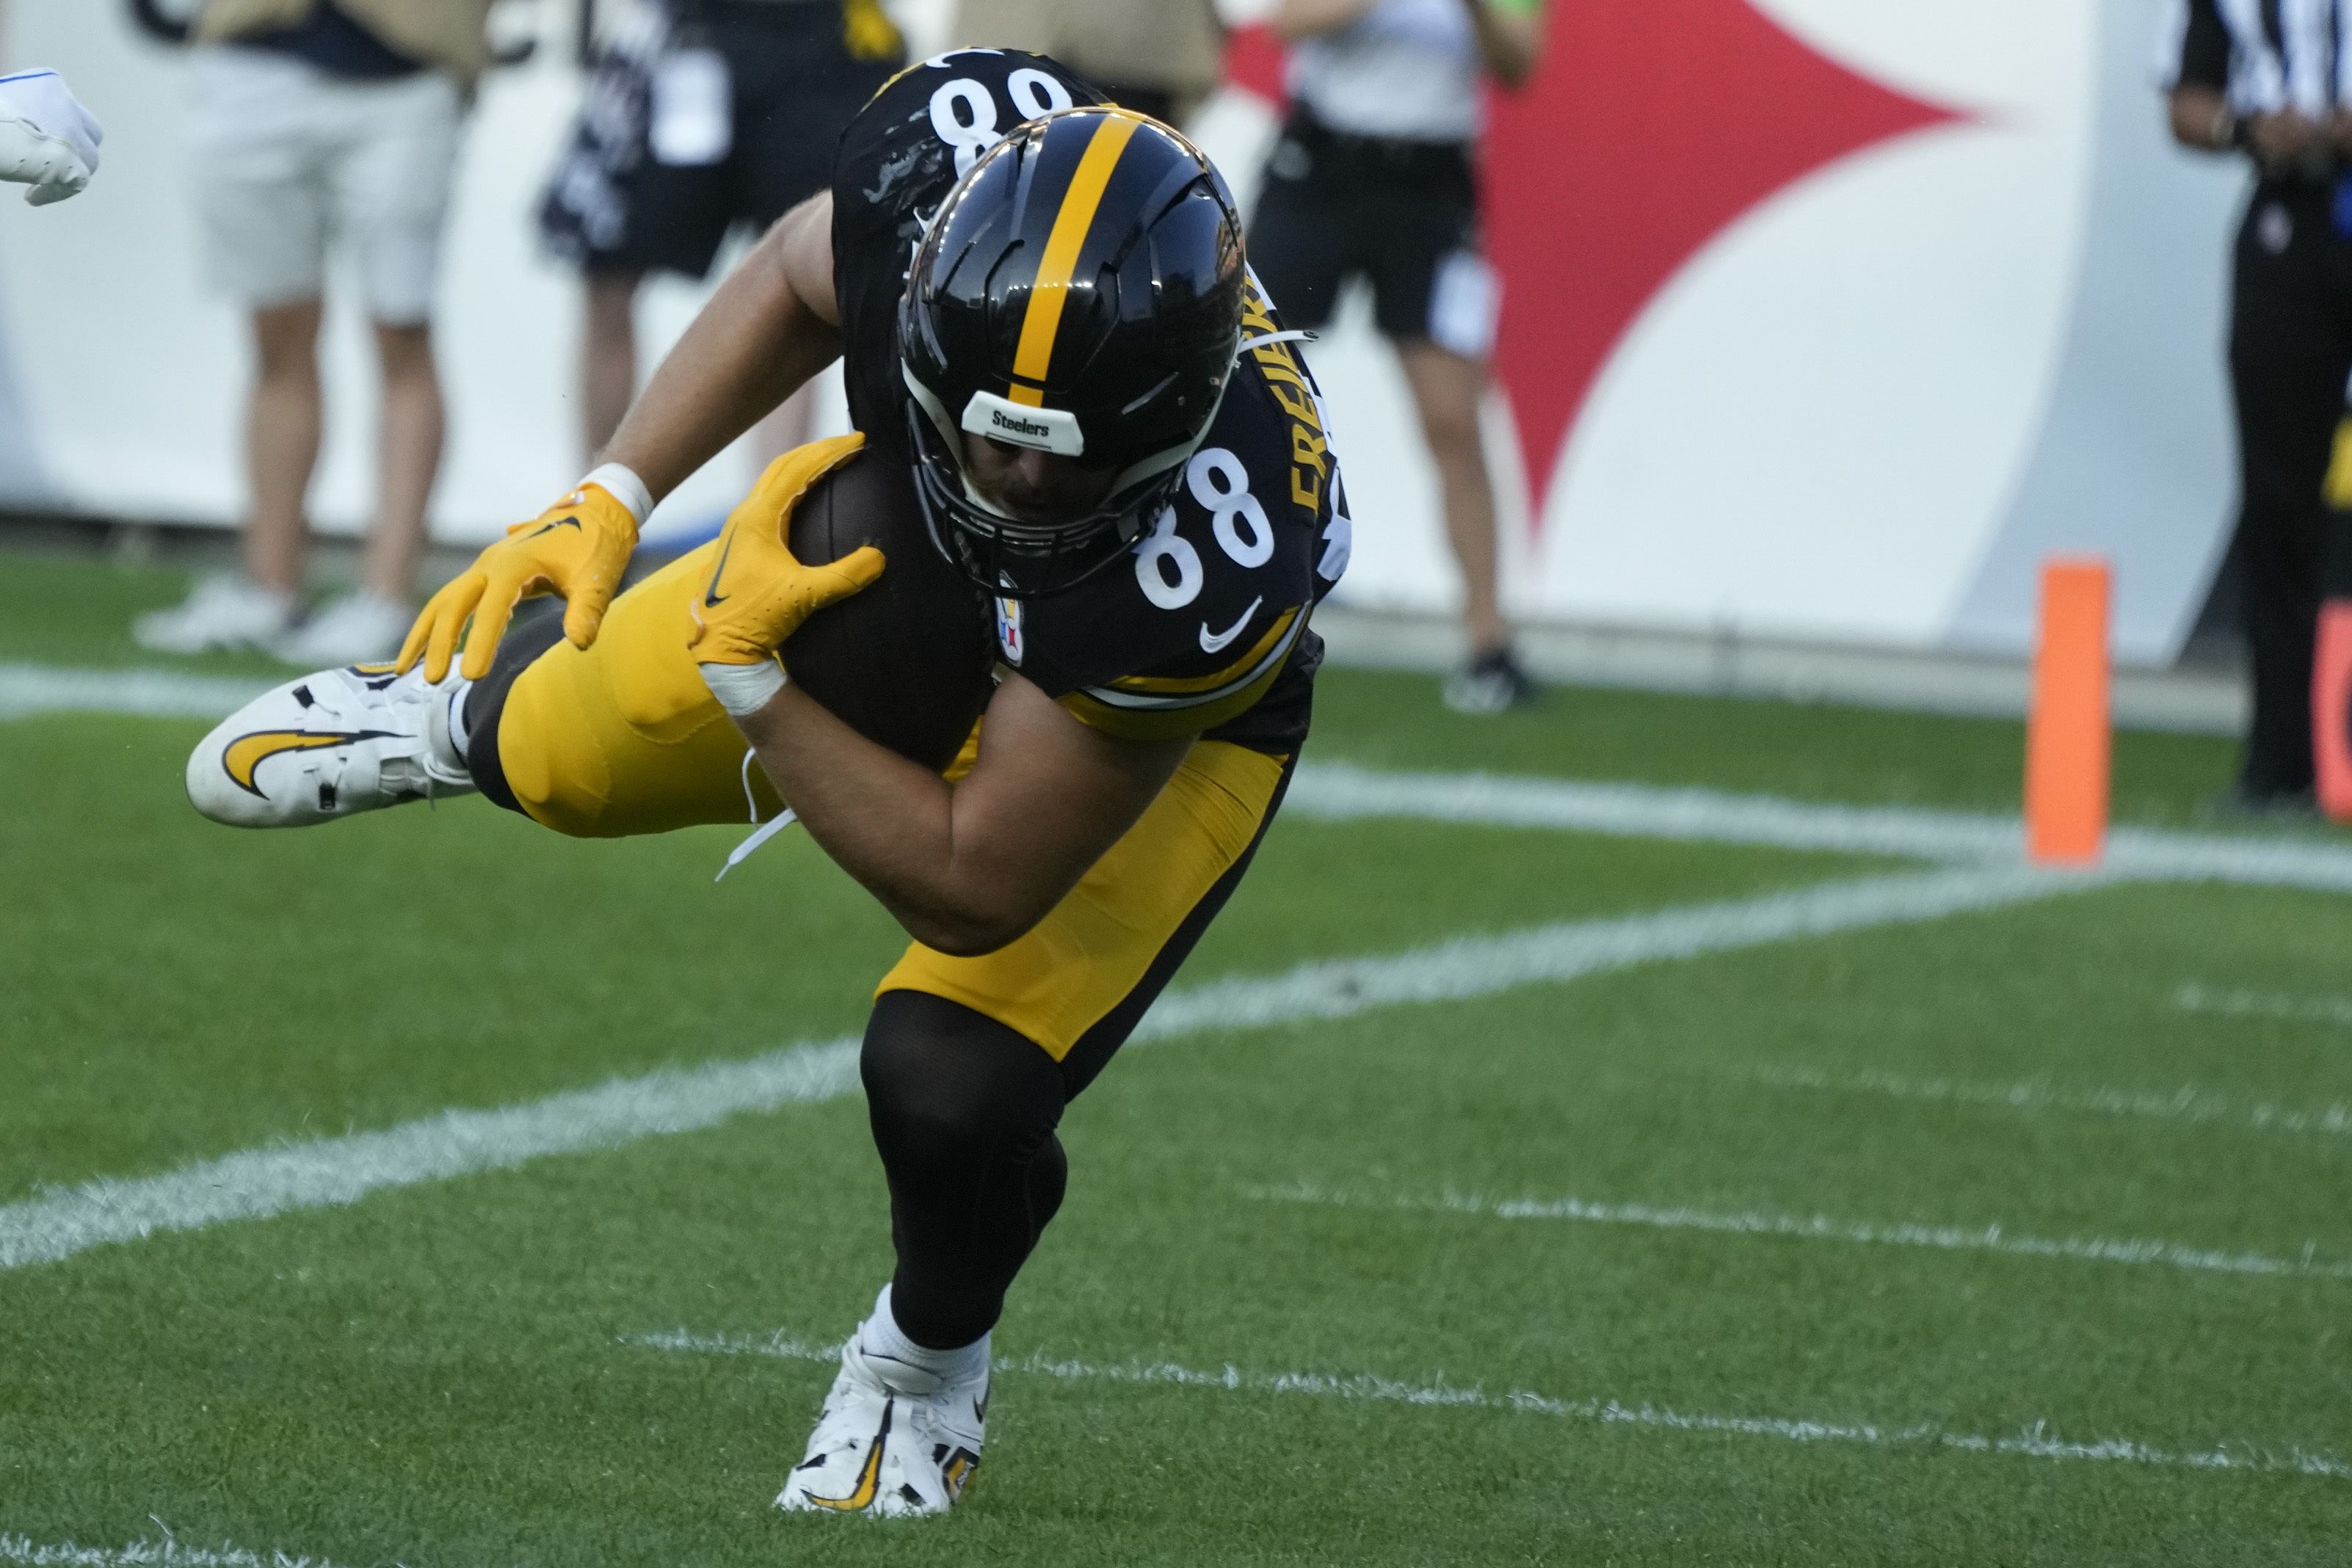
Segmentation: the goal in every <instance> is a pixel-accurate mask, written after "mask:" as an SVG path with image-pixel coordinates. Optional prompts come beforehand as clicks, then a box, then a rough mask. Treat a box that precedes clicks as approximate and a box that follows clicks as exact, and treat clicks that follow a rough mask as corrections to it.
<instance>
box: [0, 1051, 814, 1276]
mask: <svg viewBox="0 0 2352 1568" xmlns="http://www.w3.org/2000/svg"><path fill="white" fill-rule="evenodd" d="M856 1087H857V1042H856V1041H855V1040H835V1041H833V1042H831V1043H829V1044H825V1045H809V1046H793V1047H787V1048H786V1049H783V1050H780V1051H772V1052H770V1053H769V1054H768V1055H766V1056H762V1057H754V1058H751V1060H750V1061H743V1062H718V1063H712V1064H710V1065H709V1066H705V1067H698V1068H660V1069H658V1070H656V1071H654V1072H650V1073H646V1074H645V1075H644V1076H643V1077H640V1078H633V1079H614V1081H612V1082H610V1083H607V1084H604V1085H603V1086H601V1087H599V1088H596V1089H573V1090H571V1091H569V1092H566V1093H563V1094H557V1095H551V1096H549V1097H548V1098H547V1099H545V1100H535V1101H533V1102H531V1103H530V1104H528V1105H517V1106H509V1107H506V1108H504V1109H501V1110H445V1111H443V1112H441V1113H440V1114H438V1115H436V1116H427V1117H422V1118H419V1119H418V1120H416V1121H404V1122H402V1123H401V1124H400V1125H398V1126H396V1127H387V1128H385V1129H383V1130H382V1131H375V1132H354V1133H350V1134H347V1135H345V1136H343V1137H341V1138H326V1139H320V1140H318V1141H316V1142H306V1143H292V1144H286V1145H282V1146H279V1147H276V1148H261V1149H248V1150H246V1151H244V1152H240V1153H236V1154H230V1155H226V1156H225V1157H223V1158H221V1159H217V1160H205V1161H202V1162H200V1163H195V1164H192V1165H184V1166H182V1167H181V1168H180V1169H178V1170H176V1171H173V1172H169V1173H165V1174H163V1175H160V1176H145V1177H140V1178H136V1179H131V1180H116V1179H111V1178H110V1179H103V1180H100V1181H95V1182H86V1183H84V1184H81V1185H79V1186H76V1187H68V1188H63V1189H58V1190H55V1191H51V1192H47V1193H44V1194H41V1195H40V1196H38V1197H36V1198H28V1199H26V1200H25V1201H24V1202H21V1203H15V1204H10V1205H7V1206H6V1207H5V1208H0V1268H23V1267H25V1266H26V1264H31V1263H53V1262H56V1261H58V1259H60V1258H70V1257H72V1256H73V1255H74V1254H75V1253H77V1252H80V1251H82V1250H84V1249H85V1248H88V1247H98V1246H101V1245H104V1244H105V1243H108V1242H121V1241H136V1240H140V1239H142V1238H143V1237H149V1236H152V1235H155V1234H156V1233H158V1232H161V1231H175V1230H200V1229H203V1228H204V1227H205V1226H212V1225H218V1224H220V1223H222V1222H223V1221H226V1220H236V1219H262V1218H267V1217H268V1216H269V1215H278V1214H284V1213H286V1212H287V1211H288V1210H289V1209H312V1208H334V1207H339V1206H341V1205H346V1204H352V1203H357V1202H358V1201H359V1200H360V1199H361V1198H362V1197H365V1196H366V1195H367V1194H370V1193H372V1192H377V1191H380V1190H382V1189H383V1188H386V1187H404V1186H410V1185H413V1184H416V1183H419V1182H435V1181H445V1180H446V1179H448V1178H449V1177H452V1176H463V1175H468V1174H471V1173H475V1172H478V1171H500V1170H506V1169H508V1168H509V1167H511V1166H515V1165H520V1164H521V1163H524V1162H525V1161H527V1160H534V1159H537V1158H539V1157H540V1156H541V1155H543V1154H568V1153H572V1152H578V1151H580V1150H583V1149H597V1148H613V1147H617V1146H619V1145H621V1144H624V1143H630V1142H635V1141H636V1140H637V1139H640V1138H646V1137H651V1136H654V1135H656V1134H659V1133H665V1132H690V1131H696V1130H698V1129H700V1128H705V1127H709V1126H712V1125H714V1124H716V1123H718V1122H719V1121H725V1120H726V1119H727V1118H729V1117H730V1116H738V1115H741V1114H744V1113H746V1112H752V1111H763V1110H774V1109H776V1108H777V1107H778V1106H781V1105H788V1104H791V1103H793V1102H794V1101H796V1100H834V1099H837V1098H839V1097H840V1096H842V1095H845V1094H847V1093H849V1092H850V1091H851V1090H852V1089H856Z"/></svg>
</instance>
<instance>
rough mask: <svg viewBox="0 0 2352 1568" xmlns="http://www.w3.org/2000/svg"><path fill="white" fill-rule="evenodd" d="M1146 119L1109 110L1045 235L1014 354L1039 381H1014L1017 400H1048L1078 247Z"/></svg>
mask: <svg viewBox="0 0 2352 1568" xmlns="http://www.w3.org/2000/svg"><path fill="white" fill-rule="evenodd" d="M1139 123H1141V122H1140V121H1138V120H1137V119H1136V118H1135V117H1134V116H1133V115H1131V114H1126V113H1111V114H1106V115H1104V116H1103V117H1102V119H1101V120H1100V121H1097V124H1096V126H1095V133H1094V137H1093V139H1092V140H1091V141H1089V142H1087V150H1086V153H1085V154H1084V155H1083V156H1082V157H1080V158H1079V160H1078V172H1077V173H1076V174H1073V175H1071V176H1070V188H1069V189H1068V190H1067V191H1065V192H1064V193H1063V194H1062V210H1061V211H1060V212H1058V213H1056V214H1055V215H1054V228H1053V232H1052V233H1051V234H1048V235H1047V236H1046V237H1045V255H1044V256H1043V257H1041V258H1038V262H1037V281H1036V282H1035V284H1034V285H1033V286H1032V287H1031V289H1030V290H1029V309H1028V311H1027V313H1026V314H1024V316H1023V317H1022V318H1021V342H1020V343H1019V344H1018V346H1016V347H1015V349H1014V350H1013V374H1015V375H1017V376H1019V377H1021V378H1022V381H1027V382H1033V383H1034V385H1030V386H1024V385H1022V384H1021V382H1014V383H1013V402H1015V403H1023V404H1026V405H1029V406H1030V407H1032V408H1042V407H1044V406H1045V367H1046V366H1047V365H1048V364H1050V363H1053V359H1054V337H1055V333H1057V332H1059V331H1061V327H1062V306H1063V305H1064V304H1065V303H1066V302H1067V300H1069V297H1070V276H1071V274H1073V273H1075V272H1076V270H1077V268H1078V252H1079V251H1080V250H1082V249H1084V248H1085V247H1086V243H1087V230H1088V229H1090V228H1092V227H1093V226H1094V222H1095V212H1096V209H1097V208H1099V207H1100V206H1101V205H1102V198H1103V192H1104V191H1105V190H1106V189H1108V187H1109V185H1110V174H1111V171H1112V170H1113V169H1115V168H1117V167H1118V155H1119V153H1122V152H1124V151H1126V149H1127V139H1128V138H1129V137H1130V136H1132V135H1134V134H1135V128H1136V126H1137V125H1138V124H1139Z"/></svg>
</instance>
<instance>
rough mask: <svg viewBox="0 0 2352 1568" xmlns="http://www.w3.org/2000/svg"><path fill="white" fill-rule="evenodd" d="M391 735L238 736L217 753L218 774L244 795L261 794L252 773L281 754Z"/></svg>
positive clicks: (269, 732)
mask: <svg viewBox="0 0 2352 1568" xmlns="http://www.w3.org/2000/svg"><path fill="white" fill-rule="evenodd" d="M391 733H392V731H389V730H257V731H254V732H253V733H252V734H250V735H239V736H238V737H237V738H236V740H234V741H231V742H229V743H228V745H227V746H226V748H225V749H224V750H223V751H222V752H221V771H222V772H224V773H226V774H228V776H229V777H230V778H231V779H232V780H234V781H235V782H236V787H237V788H239V789H241V790H243V791H245V793H246V794H247V795H261V798H262V799H264V800H267V799H268V798H269V797H268V795H262V792H261V786H260V785H258V784H255V783H254V782H253V774H254V770H255V769H257V768H258V767H260V766H261V764H262V763H266V762H268V760H269V759H270V758H272V757H274V756H277V755H278V753H279V752H316V751H321V750H324V749H325V748H326V747H329V746H348V745H352V744H354V743H356V742H361V741H381V740H383V739H384V738H386V737H387V736H389V735H390V734H391Z"/></svg>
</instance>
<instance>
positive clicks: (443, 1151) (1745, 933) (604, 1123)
mask: <svg viewBox="0 0 2352 1568" xmlns="http://www.w3.org/2000/svg"><path fill="white" fill-rule="evenodd" d="M2094 885H2096V884H2095V881H2094V880H2092V879H2083V878H2079V877H2074V878H2058V877H2051V876H2046V875H2042V874H2039V873H2035V872H2031V871H2027V870H2025V869H2023V868H2017V867H2003V868H1956V869H1951V870H1940V871H1931V872H1921V873H1915V874H1912V875H1908V876H1901V877H1885V878H1875V879H1867V880H1863V881H1853V882H1833V883H1831V884H1829V885H1827V886H1825V887H1819V888H1812V889H1806V890H1804V891H1801V892H1794V893H1776V894H1772V895H1769V896H1767V897H1764V898H1759V899H1751V900H1740V901H1736V902H1727V903H1720V904H1705V905H1699V906H1696V907H1694V908H1690V909H1685V910H1667V911H1665V912H1664V913H1659V914H1651V915H1637V916H1631V917H1627V918H1624V919H1621V920H1602V921H1572V922H1568V923H1563V924H1559V925H1553V926H1545V927H1542V928H1539V929H1538V930H1535V931H1522V932H1517V933H1516V934H1511V935H1506V936H1497V937H1465V938H1461V939H1459V940H1456V941H1454V942H1445V943H1443V944H1441V945H1439V946H1436V947H1431V948H1422V949H1418V950H1415V951H1411V952H1401V953H1390V954H1383V955H1377V956H1372V957H1366V958H1360V959H1350V960H1342V961H1338V962H1328V963H1308V964H1304V965H1302V966H1300V967H1299V968H1297V969H1295V970H1292V971H1291V972H1290V973H1287V974H1279V975H1273V976H1268V977H1265V978H1262V979H1255V980H1225V981H1217V982H1213V983H1212V984H1207V985H1203V986H1199V987H1196V988H1194V989H1192V990H1190V991H1184V992H1179V993H1175V994H1171V995H1168V996H1165V997H1163V998H1161V1000H1160V1003H1159V1005H1157V1006H1155V1007H1153V1008H1152V1010H1151V1011H1150V1014H1149V1015H1147V1016H1145V1018H1144V1019H1143V1022H1142V1024H1141V1025H1140V1026H1139V1027H1138V1029H1137V1030H1136V1035H1135V1037H1136V1038H1137V1039H1138V1040H1139V1041H1142V1040H1153V1039H1168V1038H1171V1037H1176V1036H1179V1035H1185V1034H1191V1033H1193V1032H1196V1031H1199V1030H1203V1029H1223V1028H1248V1027H1253V1026H1261V1025H1268V1024H1281V1023H1290V1022H1295V1021H1297V1020H1302V1019H1310V1018H1340V1017H1347V1016H1350V1015H1353V1014H1356V1013H1360V1012H1362V1011H1364V1010H1365V1009H1367V1008H1370V1007H1377V1006H1385V1005H1393V1004H1397V1003H1405V1002H1440V1001H1458V1000H1463V999H1466V998H1470V997H1475V996H1486V995H1492V994H1496V993H1497V992H1502V991H1507V990H1510V989H1513V988H1515V987H1517V986H1522V985H1530V984H1538V983H1543V982H1556V981H1563V980H1572V979H1574V978H1576V977H1577V976H1579V975H1584V974H1591V973H1598V972H1600V971H1602V970H1609V969H1618V968H1623V967H1625V966H1627V965H1630V964H1635V963H1651V962H1655V961H1659V960H1666V959H1679V958H1692V957H1696V956H1698V955H1699V954H1702V953H1707V952H1726V951H1729V950H1732V949H1737V948H1743V947H1753V946H1757V945H1760V944H1763V943H1767V942H1781V941H1786V940H1789V939H1791V938H1796V937H1807V936H1822V935H1827V934H1829V933H1831V932H1833V931H1858V930H1862V929H1865V928H1868V927H1872V926H1880V925H1888V924H1894V923H1897V922H1903V921H1926V920H1934V919H1937V918H1938V917H1940V916H1944V915H1949V914H1955V913H1958V912H1960V911H1962V910H1984V909H1992V908H1996V907H1998V906H2000V905H2003V904H2012V903H2016V902H2019V901H2021V900H2027V899H2032V898H2038V897H2041V896H2042V895H2044V894H2048V893H2053V892H2063V891H2068V890H2072V889H2080V888H2084V887H2088V886H2094ZM856 1088H857V1043H856V1041H855V1040H836V1041H833V1042H831V1043H829V1044H824V1045H809V1046H795V1047H788V1048H786V1049H783V1050H780V1051H774V1052H771V1053H770V1054H768V1055H766V1056H763V1057H758V1058H753V1059H751V1060H750V1061H744V1062H720V1063H712V1064H710V1065H708V1066H704V1067H698V1068H663V1069H661V1070H660V1071H657V1072H653V1073H648V1074H646V1075H645V1076H644V1077H641V1078H634V1079H615V1080H614V1081H613V1082H611V1083H607V1084H605V1085H604V1086H602V1087H601V1088H597V1089H577V1090H572V1091H570V1092H567V1093H563V1094H558V1095H553V1096H551V1097H550V1098H548V1099H546V1100H536V1101H533V1102H531V1103H529V1104H525V1105H518V1106H509V1107H507V1108H504V1109H501V1110H449V1111H444V1112H442V1113H441V1114H439V1115H436V1116H429V1117H425V1118H422V1119H420V1120H418V1121H409V1122H404V1123H402V1124H400V1125H399V1126H396V1127H390V1128H385V1129H383V1130H382V1131H374V1132H358V1133H352V1134H348V1135H346V1136H343V1137H340V1138H329V1139H321V1140H319V1141H316V1142H305V1143H295V1144H287V1145H281V1146H277V1147H269V1148H260V1149H252V1150H247V1151H245V1152H240V1153H236V1154H230V1155H226V1156H225V1157H223V1158H220V1159H215V1160H206V1161H201V1162H198V1163H194V1164H190V1165H184V1166H183V1167H181V1168H180V1169H178V1170H176V1171H171V1172H167V1173H163V1174H161V1175H155V1176H144V1177H137V1178H129V1179H111V1178H110V1179H105V1180H100V1181H95V1182H88V1183H84V1184H81V1185H79V1186H75V1187H69V1188H62V1189H58V1190H53V1191H50V1192H46V1193H43V1194H40V1195H39V1196H37V1197H33V1198H28V1199H26V1200H24V1201H22V1202H19V1203H15V1204H10V1205H5V1206H0V1269H5V1268H23V1267H24V1266H26V1265H27V1264H34V1263H51V1262H56V1261H58V1260H59V1259H61V1258H70V1257H72V1256H73V1255H74V1254H75V1253H78V1252H80V1251H82V1250H84V1249H85V1248H88V1247H98V1246H102V1245H105V1244H107V1243H110V1242H125V1241H133V1240H138V1239H140V1238H142V1237H148V1236H152V1235H154V1234H156V1233H158V1232H163V1231H179V1230H195V1229H201V1228H202V1227H204V1226H210V1225H216V1224H219V1223H221V1222H223V1221H226V1220H236V1219H261V1218H266V1217H268V1216H269V1215H277V1214H283V1213H286V1212H288V1211H289V1210H293V1209H309V1208H328V1207H335V1206H340V1205H345V1204H351V1203H354V1202H357V1201H358V1200H359V1199H360V1198H362V1197H363V1196H365V1195H366V1194H369V1193H372V1192H376V1191H380V1190H382V1189H384V1188H388V1187H401V1186H408V1185H411V1184H416V1183H420V1182H432V1181H443V1180H446V1179H448V1178H450V1177H453V1176H462V1175H467V1174H469V1173H474V1172H478V1171H496V1170H505V1169H508V1168H509V1167H511V1166H515V1165H520V1164H521V1163H524V1162H525V1161H527V1160H532V1159H537V1158H539V1157H540V1156H541V1155H546V1154H563V1153H572V1152H578V1151H581V1150H585V1149H593V1148H610V1147H616V1146H618V1145H620V1144H623V1143H628V1142H634V1141H635V1140H636V1139H639V1138H644V1137H649V1136H653V1135H656V1134H661V1133H670V1132H687V1131H696V1130H698V1129H701V1128H705V1127H709V1126H712V1125H714V1124H715V1123H717V1122H719V1121H724V1120H726V1119H727V1118H729V1117H731V1116H736V1115H740V1114H743V1113H745V1112H751V1111H763V1110H773V1109H775V1108H776V1107H778V1106H781V1105H785V1104H790V1103H793V1102H794V1101H804V1100H831V1099H834V1098H835V1097H837V1096H840V1095H845V1094H849V1093H851V1092H853V1091H855V1090H856Z"/></svg>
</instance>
